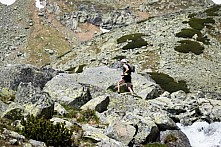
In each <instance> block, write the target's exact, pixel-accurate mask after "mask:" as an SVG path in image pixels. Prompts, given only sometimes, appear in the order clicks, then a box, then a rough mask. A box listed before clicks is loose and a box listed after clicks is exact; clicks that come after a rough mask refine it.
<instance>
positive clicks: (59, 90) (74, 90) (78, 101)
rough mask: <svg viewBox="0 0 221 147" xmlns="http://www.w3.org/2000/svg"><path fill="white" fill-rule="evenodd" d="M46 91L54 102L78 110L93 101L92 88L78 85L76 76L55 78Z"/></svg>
mask: <svg viewBox="0 0 221 147" xmlns="http://www.w3.org/2000/svg"><path fill="white" fill-rule="evenodd" d="M44 91H45V92H48V93H49V95H50V96H51V98H52V99H53V100H55V101H58V102H60V103H63V104H66V105H70V106H73V107H75V108H77V109H79V108H80V107H81V106H83V105H84V104H86V103H87V102H88V101H89V100H91V99H92V96H91V93H90V88H89V87H88V86H86V85H84V84H79V83H76V81H75V80H74V76H73V75H69V74H60V75H57V76H56V77H54V78H53V79H52V80H51V81H49V82H48V83H47V84H46V85H45V87H44Z"/></svg>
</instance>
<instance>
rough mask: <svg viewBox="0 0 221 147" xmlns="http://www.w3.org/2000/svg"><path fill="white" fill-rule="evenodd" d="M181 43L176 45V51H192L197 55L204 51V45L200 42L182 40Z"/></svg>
mask: <svg viewBox="0 0 221 147" xmlns="http://www.w3.org/2000/svg"><path fill="white" fill-rule="evenodd" d="M179 43H180V45H179V46H176V47H175V51H178V52H181V53H189V52H192V53H194V54H196V55H199V54H201V53H203V50H204V47H203V46H202V45H201V44H199V43H198V42H195V41H191V40H181V41H179Z"/></svg>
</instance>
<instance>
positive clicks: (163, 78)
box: [148, 72, 190, 93]
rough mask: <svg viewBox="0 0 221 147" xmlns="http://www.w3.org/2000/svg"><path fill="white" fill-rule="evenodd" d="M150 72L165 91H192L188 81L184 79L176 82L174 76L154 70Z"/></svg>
mask: <svg viewBox="0 0 221 147" xmlns="http://www.w3.org/2000/svg"><path fill="white" fill-rule="evenodd" d="M148 74H150V76H151V78H152V79H153V80H154V81H155V82H156V83H157V84H159V85H160V87H161V88H162V89H164V90H165V91H168V92H170V93H172V92H175V91H178V90H183V91H184V92H186V93H189V92H190V91H189V89H188V88H187V85H186V82H185V81H183V80H181V81H178V82H176V81H175V80H174V79H173V78H172V77H170V76H169V75H167V74H164V73H157V72H152V73H148Z"/></svg>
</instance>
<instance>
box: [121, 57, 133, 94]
mask: <svg viewBox="0 0 221 147" xmlns="http://www.w3.org/2000/svg"><path fill="white" fill-rule="evenodd" d="M120 63H121V66H122V67H123V73H122V74H121V76H122V78H121V80H120V81H119V82H118V84H117V88H118V94H120V86H121V84H123V83H126V84H127V89H128V90H129V91H130V93H131V94H132V95H133V94H134V92H133V88H132V82H131V69H130V66H129V64H127V60H126V59H122V60H121V61H120Z"/></svg>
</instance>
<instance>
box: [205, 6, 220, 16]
mask: <svg viewBox="0 0 221 147" xmlns="http://www.w3.org/2000/svg"><path fill="white" fill-rule="evenodd" d="M220 8H221V5H215V6H213V7H211V8H209V9H207V10H206V11H204V12H205V13H206V14H207V16H219V14H218V13H217V11H219V10H220Z"/></svg>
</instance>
